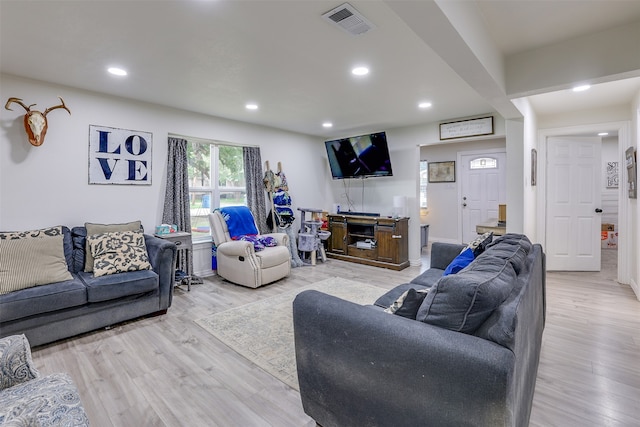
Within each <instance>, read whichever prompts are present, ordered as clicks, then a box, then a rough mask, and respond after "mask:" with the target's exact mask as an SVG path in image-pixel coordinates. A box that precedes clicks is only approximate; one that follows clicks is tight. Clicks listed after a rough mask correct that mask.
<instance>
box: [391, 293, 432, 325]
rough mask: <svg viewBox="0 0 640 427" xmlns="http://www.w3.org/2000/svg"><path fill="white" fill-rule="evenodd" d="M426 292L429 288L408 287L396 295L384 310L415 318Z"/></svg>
mask: <svg viewBox="0 0 640 427" xmlns="http://www.w3.org/2000/svg"><path fill="white" fill-rule="evenodd" d="M428 292H429V289H420V290H415V289H414V288H410V289H409V290H407V291H405V292H404V293H403V294H402V295H400V297H398V299H397V300H396V301H395V302H394V303H393V304H391V305H390V306H389V308H386V309H385V310H384V311H385V313H390V314H396V315H398V316H402V317H406V318H407V319H414V320H415V318H416V314H417V313H418V309H419V308H420V305H421V304H422V301H424V299H425V297H426V296H427V293H428Z"/></svg>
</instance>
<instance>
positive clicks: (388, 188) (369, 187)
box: [323, 115, 504, 265]
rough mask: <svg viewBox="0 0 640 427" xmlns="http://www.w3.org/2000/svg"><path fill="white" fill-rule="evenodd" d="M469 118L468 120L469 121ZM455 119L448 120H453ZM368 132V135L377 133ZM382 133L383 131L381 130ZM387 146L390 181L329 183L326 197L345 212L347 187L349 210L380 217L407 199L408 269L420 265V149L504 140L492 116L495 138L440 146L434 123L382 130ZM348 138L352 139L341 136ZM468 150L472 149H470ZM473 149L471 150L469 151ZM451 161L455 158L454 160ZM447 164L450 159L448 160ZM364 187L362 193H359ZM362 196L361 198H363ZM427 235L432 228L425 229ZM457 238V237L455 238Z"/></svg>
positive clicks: (501, 122) (501, 126) (501, 127)
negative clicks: (397, 200)
mask: <svg viewBox="0 0 640 427" xmlns="http://www.w3.org/2000/svg"><path fill="white" fill-rule="evenodd" d="M470 118H471V117H470ZM454 119H455V118H452V120H454ZM378 130H379V129H372V130H371V131H372V132H374V131H378ZM383 130H384V129H383ZM385 131H386V132H387V142H388V145H389V155H390V156H391V167H392V169H393V176H392V177H379V178H369V179H365V180H364V182H362V181H361V180H348V181H349V183H348V184H345V183H344V182H343V181H344V180H335V181H331V178H330V177H329V178H328V179H329V182H330V185H329V187H328V192H329V193H328V196H327V197H329V198H331V199H332V200H333V202H332V203H337V204H340V205H341V209H345V207H347V206H346V203H345V201H346V198H345V185H348V189H347V190H346V192H347V193H348V195H349V199H350V200H352V201H353V207H352V209H353V210H356V211H367V212H378V213H380V214H381V215H392V213H393V198H394V196H406V197H407V199H408V211H409V217H410V220H409V261H410V262H411V264H412V265H418V264H419V263H420V249H421V248H420V222H421V221H420V208H419V203H418V200H419V191H420V181H419V176H418V173H419V168H420V146H423V145H434V144H445V145H446V144H457V143H461V142H469V141H482V140H492V139H496V138H500V137H504V120H503V119H502V118H501V117H499V116H497V115H496V116H494V132H495V135H493V136H490V137H485V138H482V139H477V138H462V139H458V140H455V141H454V142H447V143H443V142H442V141H440V137H439V135H440V128H439V124H438V123H426V124H423V125H418V126H407V127H403V128H397V129H386V130H385ZM344 136H345V137H347V136H352V135H344ZM470 146H472V145H470ZM470 149H473V148H470ZM454 159H455V156H454ZM448 160H451V159H448ZM323 163H324V164H325V170H326V171H327V173H328V170H329V165H328V162H327V160H326V154H323ZM363 185H364V191H363ZM363 194H364V197H363ZM429 229H430V231H429V233H430V237H429V239H431V233H432V231H433V228H432V227H431V226H429ZM456 238H457V237H456Z"/></svg>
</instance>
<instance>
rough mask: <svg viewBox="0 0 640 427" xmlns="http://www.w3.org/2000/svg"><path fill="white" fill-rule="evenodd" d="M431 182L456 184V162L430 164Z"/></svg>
mask: <svg viewBox="0 0 640 427" xmlns="http://www.w3.org/2000/svg"><path fill="white" fill-rule="evenodd" d="M429 182H456V162H454V161H451V162H430V163H429Z"/></svg>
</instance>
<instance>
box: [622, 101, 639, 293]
mask: <svg viewBox="0 0 640 427" xmlns="http://www.w3.org/2000/svg"><path fill="white" fill-rule="evenodd" d="M631 110H632V120H631V146H633V147H635V148H636V156H637V155H638V153H637V151H638V149H639V148H640V92H638V93H637V94H636V96H635V97H634V99H633V105H632V108H631ZM626 188H627V187H626V186H625V190H626ZM627 203H628V204H629V206H628V207H629V218H630V220H629V223H630V224H629V236H630V242H629V243H630V246H631V248H630V253H629V259H630V260H633V262H632V263H631V264H632V265H633V266H634V267H635V268H633V269H632V271H631V287H632V288H633V290H634V291H635V293H636V297H637V298H638V299H639V300H640V262H638V260H639V259H640V211H639V209H638V199H629V198H627Z"/></svg>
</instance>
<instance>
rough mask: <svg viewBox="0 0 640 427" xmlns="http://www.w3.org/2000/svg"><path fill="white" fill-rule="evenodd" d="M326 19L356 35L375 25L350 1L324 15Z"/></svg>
mask: <svg viewBox="0 0 640 427" xmlns="http://www.w3.org/2000/svg"><path fill="white" fill-rule="evenodd" d="M322 17H323V18H324V19H326V20H327V21H329V22H331V23H332V24H335V25H337V26H338V27H340V28H341V29H343V30H344V31H346V32H348V33H349V34H352V35H354V36H357V35H360V34H364V33H366V32H367V31H369V30H371V29H372V28H375V26H374V25H373V24H372V23H371V22H370V21H369V20H368V19H367V18H365V17H364V16H362V15H361V14H360V12H358V11H357V10H356V9H355V8H354V7H353V6H351V5H350V4H349V3H345V4H343V5H342V6H338V7H336V8H335V9H332V10H330V11H329V12H327V13H325V14H324V15H322Z"/></svg>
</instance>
